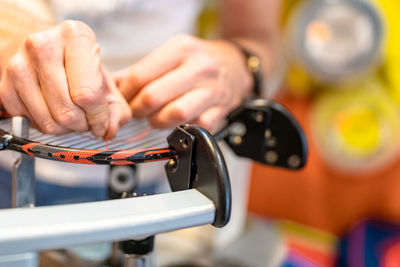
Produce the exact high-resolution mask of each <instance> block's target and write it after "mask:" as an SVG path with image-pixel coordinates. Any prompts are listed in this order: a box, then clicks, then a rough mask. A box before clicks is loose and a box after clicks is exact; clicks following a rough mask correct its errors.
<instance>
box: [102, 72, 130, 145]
mask: <svg viewBox="0 0 400 267" xmlns="http://www.w3.org/2000/svg"><path fill="white" fill-rule="evenodd" d="M103 73H104V79H105V81H106V82H107V84H108V88H109V92H108V93H107V103H108V106H109V115H110V123H109V126H108V130H107V137H108V138H114V137H115V135H116V134H117V131H118V129H119V127H121V126H122V125H124V124H125V123H127V122H128V121H129V119H130V118H131V117H132V113H131V110H130V108H129V105H128V103H127V102H126V100H125V99H124V97H123V96H122V95H121V93H120V92H119V91H118V89H117V88H116V86H115V84H113V83H112V80H111V76H110V73H109V72H108V71H107V70H106V69H103Z"/></svg>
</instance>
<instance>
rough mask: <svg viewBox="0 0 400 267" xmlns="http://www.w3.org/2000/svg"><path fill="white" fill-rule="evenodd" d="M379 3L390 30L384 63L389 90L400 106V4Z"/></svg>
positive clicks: (383, 0) (394, 1) (387, 0)
mask: <svg viewBox="0 0 400 267" xmlns="http://www.w3.org/2000/svg"><path fill="white" fill-rule="evenodd" d="M377 2H378V3H379V5H380V6H381V8H382V10H383V12H384V14H385V18H386V22H387V26H386V27H387V29H388V30H387V31H388V34H387V42H386V55H385V63H384V75H385V78H386V79H387V81H388V84H387V89H388V91H389V93H390V95H391V96H392V97H393V99H394V100H395V101H396V102H397V104H400V75H399V74H400V50H399V47H400V16H399V14H400V4H399V1H397V0H379V1H377Z"/></svg>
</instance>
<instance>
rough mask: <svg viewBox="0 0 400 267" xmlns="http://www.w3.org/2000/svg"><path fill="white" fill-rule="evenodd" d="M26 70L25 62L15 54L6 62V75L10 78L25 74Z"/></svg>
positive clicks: (20, 56)
mask: <svg viewBox="0 0 400 267" xmlns="http://www.w3.org/2000/svg"><path fill="white" fill-rule="evenodd" d="M26 68H27V67H26V62H25V60H24V58H23V57H22V55H20V54H16V55H14V56H13V57H12V58H11V59H10V61H9V62H8V66H7V69H6V73H7V75H10V76H11V77H15V76H18V75H21V74H23V73H26Z"/></svg>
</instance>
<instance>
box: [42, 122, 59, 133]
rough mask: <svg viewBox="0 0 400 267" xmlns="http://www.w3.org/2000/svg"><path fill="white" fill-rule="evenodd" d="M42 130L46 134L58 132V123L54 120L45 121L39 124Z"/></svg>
mask: <svg viewBox="0 0 400 267" xmlns="http://www.w3.org/2000/svg"><path fill="white" fill-rule="evenodd" d="M39 127H40V130H41V131H42V132H43V133H45V134H57V133H58V129H57V125H56V124H55V123H54V122H52V121H43V122H41V123H40V125H39Z"/></svg>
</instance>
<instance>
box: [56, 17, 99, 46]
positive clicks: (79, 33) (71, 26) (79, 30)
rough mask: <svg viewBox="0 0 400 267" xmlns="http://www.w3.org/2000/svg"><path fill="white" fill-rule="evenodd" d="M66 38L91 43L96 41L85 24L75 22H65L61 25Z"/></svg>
mask: <svg viewBox="0 0 400 267" xmlns="http://www.w3.org/2000/svg"><path fill="white" fill-rule="evenodd" d="M61 27H62V29H63V32H64V34H65V35H66V37H67V38H76V37H80V38H85V39H88V40H91V41H95V40H96V35H95V34H94V32H93V31H92V29H91V28H90V27H89V26H88V25H86V24H85V23H83V22H81V21H77V20H67V21H65V22H63V23H62V24H61Z"/></svg>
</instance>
